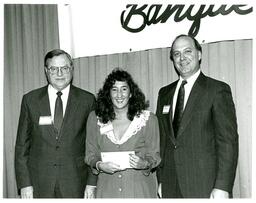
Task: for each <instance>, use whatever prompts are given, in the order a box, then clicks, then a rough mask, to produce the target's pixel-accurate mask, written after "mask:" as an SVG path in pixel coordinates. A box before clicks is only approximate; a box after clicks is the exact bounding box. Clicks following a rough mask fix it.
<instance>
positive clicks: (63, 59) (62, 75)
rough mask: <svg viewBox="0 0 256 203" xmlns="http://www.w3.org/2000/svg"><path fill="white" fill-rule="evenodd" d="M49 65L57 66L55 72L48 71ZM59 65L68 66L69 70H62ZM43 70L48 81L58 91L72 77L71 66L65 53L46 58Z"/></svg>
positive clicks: (68, 82) (67, 83) (65, 85)
mask: <svg viewBox="0 0 256 203" xmlns="http://www.w3.org/2000/svg"><path fill="white" fill-rule="evenodd" d="M51 67H55V68H56V67H57V72H56V73H52V72H50V70H49V69H50V68H51ZM60 67H70V69H69V71H63V70H61V68H60ZM45 72H46V75H47V78H48V81H49V83H50V84H51V85H52V86H53V87H54V88H55V89H56V90H58V91H61V90H63V89H64V88H65V87H67V86H68V85H69V84H70V82H71V80H72V77H73V68H72V67H71V64H70V60H69V59H68V57H67V56H66V55H65V54H61V55H59V56H54V57H52V58H50V59H48V60H47V67H45Z"/></svg>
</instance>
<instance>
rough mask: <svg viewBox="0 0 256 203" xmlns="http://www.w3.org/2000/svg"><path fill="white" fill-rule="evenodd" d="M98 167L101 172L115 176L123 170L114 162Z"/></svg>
mask: <svg viewBox="0 0 256 203" xmlns="http://www.w3.org/2000/svg"><path fill="white" fill-rule="evenodd" d="M97 167H98V169H99V170H100V171H103V172H105V173H109V174H113V173H115V172H117V171H120V170H121V168H120V166H119V165H117V164H115V163H113V162H99V163H98V165H97Z"/></svg>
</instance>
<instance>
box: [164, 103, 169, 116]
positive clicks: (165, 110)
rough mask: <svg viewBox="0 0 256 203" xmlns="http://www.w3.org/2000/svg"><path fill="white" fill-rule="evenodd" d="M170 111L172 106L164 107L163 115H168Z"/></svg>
mask: <svg viewBox="0 0 256 203" xmlns="http://www.w3.org/2000/svg"><path fill="white" fill-rule="evenodd" d="M169 111H170V105H164V107H163V114H167V113H169Z"/></svg>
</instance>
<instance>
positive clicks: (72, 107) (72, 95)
mask: <svg viewBox="0 0 256 203" xmlns="http://www.w3.org/2000/svg"><path fill="white" fill-rule="evenodd" d="M78 104H79V98H78V95H77V94H76V91H75V88H74V86H73V85H70V91H69V96H68V102H67V107H66V111H65V115H64V118H63V122H62V126H61V130H60V133H59V135H60V138H61V137H62V136H63V134H64V133H65V132H67V131H69V128H70V126H71V122H74V118H73V117H74V115H75V111H76V110H77V107H78Z"/></svg>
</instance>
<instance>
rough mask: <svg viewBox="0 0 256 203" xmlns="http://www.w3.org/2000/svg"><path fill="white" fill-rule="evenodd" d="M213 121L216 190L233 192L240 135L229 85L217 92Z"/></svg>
mask: <svg viewBox="0 0 256 203" xmlns="http://www.w3.org/2000/svg"><path fill="white" fill-rule="evenodd" d="M213 119H214V125H215V126H214V128H215V133H216V149H217V163H218V165H217V176H216V181H215V188H218V189H222V190H225V191H228V192H232V188H233V184H234V179H235V173H236V166H237V159H238V133H237V122H236V113H235V106H234V103H233V99H232V94H231V90H230V87H229V86H228V85H225V86H224V88H222V89H221V90H220V91H218V92H217V95H216V98H215V100H214V105H213Z"/></svg>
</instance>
